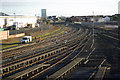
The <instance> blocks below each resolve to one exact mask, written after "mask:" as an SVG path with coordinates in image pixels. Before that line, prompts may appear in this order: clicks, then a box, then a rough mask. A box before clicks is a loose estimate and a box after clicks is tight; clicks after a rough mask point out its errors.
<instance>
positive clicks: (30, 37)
mask: <svg viewBox="0 0 120 80" xmlns="http://www.w3.org/2000/svg"><path fill="white" fill-rule="evenodd" d="M20 41H21V43H29V42H31V41H32V36H25V37H23V38H22V39H21V40H20Z"/></svg>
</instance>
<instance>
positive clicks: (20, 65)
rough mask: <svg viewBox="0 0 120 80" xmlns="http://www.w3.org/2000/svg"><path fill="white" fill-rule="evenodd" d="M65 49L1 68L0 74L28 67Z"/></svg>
mask: <svg viewBox="0 0 120 80" xmlns="http://www.w3.org/2000/svg"><path fill="white" fill-rule="evenodd" d="M65 49H66V47H63V48H61V49H58V50H55V51H52V52H49V53H47V54H46V55H45V54H43V55H41V56H39V57H38V56H37V57H35V58H33V59H32V60H31V59H30V60H27V61H23V63H20V64H15V65H12V66H10V67H6V68H4V67H3V68H2V71H1V72H2V73H6V72H9V71H11V70H14V69H17V68H20V67H22V66H25V65H29V64H30V63H33V62H35V61H38V60H40V59H44V58H46V57H49V56H51V55H53V54H56V53H58V52H61V51H62V50H65Z"/></svg>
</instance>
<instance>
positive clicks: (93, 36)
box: [91, 12, 95, 48]
mask: <svg viewBox="0 0 120 80" xmlns="http://www.w3.org/2000/svg"><path fill="white" fill-rule="evenodd" d="M92 13H93V40H92V41H93V43H92V45H91V48H92V47H93V45H94V41H95V40H94V12H92Z"/></svg>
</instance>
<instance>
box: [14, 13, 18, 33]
mask: <svg viewBox="0 0 120 80" xmlns="http://www.w3.org/2000/svg"><path fill="white" fill-rule="evenodd" d="M13 14H14V20H15V21H14V26H15V29H17V25H16V14H15V13H13ZM16 34H17V30H16Z"/></svg>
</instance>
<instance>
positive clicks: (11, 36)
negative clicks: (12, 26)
mask: <svg viewBox="0 0 120 80" xmlns="http://www.w3.org/2000/svg"><path fill="white" fill-rule="evenodd" d="M24 35H25V33H21V34H16V35H10V36H9V37H8V38H15V37H21V36H24Z"/></svg>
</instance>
